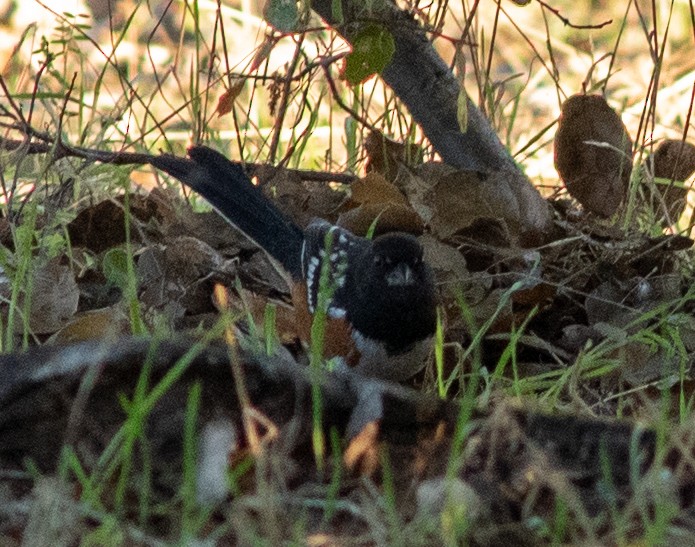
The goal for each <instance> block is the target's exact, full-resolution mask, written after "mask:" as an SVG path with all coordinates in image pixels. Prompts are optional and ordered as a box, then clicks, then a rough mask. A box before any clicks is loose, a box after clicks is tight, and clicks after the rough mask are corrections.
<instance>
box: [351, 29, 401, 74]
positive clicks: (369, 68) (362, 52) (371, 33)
mask: <svg viewBox="0 0 695 547" xmlns="http://www.w3.org/2000/svg"><path fill="white" fill-rule="evenodd" d="M394 51H396V44H395V42H394V40H393V35H392V34H391V33H390V32H389V31H388V30H387V29H386V28H385V27H384V26H382V25H377V24H375V23H370V24H368V25H366V26H364V27H363V28H361V29H360V30H359V31H358V32H357V33H356V34H355V35H354V36H353V37H352V53H350V55H348V56H347V59H346V61H345V72H344V76H345V79H346V80H347V81H348V82H349V83H350V84H352V85H357V84H359V83H360V82H363V81H364V80H366V79H367V78H369V77H370V76H373V75H374V74H380V73H381V72H382V71H383V70H384V69H385V68H386V67H387V66H388V64H389V63H390V62H391V58H392V57H393V53H394Z"/></svg>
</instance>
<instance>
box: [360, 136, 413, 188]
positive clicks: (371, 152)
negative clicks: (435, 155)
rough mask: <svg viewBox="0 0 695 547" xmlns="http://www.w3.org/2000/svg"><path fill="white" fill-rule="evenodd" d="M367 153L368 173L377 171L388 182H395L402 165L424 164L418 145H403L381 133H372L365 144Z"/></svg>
mask: <svg viewBox="0 0 695 547" xmlns="http://www.w3.org/2000/svg"><path fill="white" fill-rule="evenodd" d="M364 149H365V152H366V153H367V172H368V173H369V172H372V171H376V172H378V173H380V174H382V175H383V176H384V177H385V178H386V179H387V180H393V179H394V178H395V177H396V175H397V174H398V173H399V166H400V165H414V164H416V163H421V162H422V156H423V151H422V148H420V147H419V146H417V145H416V144H409V145H406V144H403V143H400V142H396V141H394V140H393V139H390V138H388V137H386V136H385V135H384V134H383V133H382V132H381V131H372V132H371V133H370V134H369V135H367V138H366V139H365V142H364Z"/></svg>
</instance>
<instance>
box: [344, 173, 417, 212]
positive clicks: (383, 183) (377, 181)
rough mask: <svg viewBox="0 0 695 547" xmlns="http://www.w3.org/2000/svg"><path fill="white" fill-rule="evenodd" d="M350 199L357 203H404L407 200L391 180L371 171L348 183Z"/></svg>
mask: <svg viewBox="0 0 695 547" xmlns="http://www.w3.org/2000/svg"><path fill="white" fill-rule="evenodd" d="M350 190H351V193H352V200H353V201H355V202H357V203H359V204H367V203H392V204H401V205H406V204H407V203H408V200H407V199H406V197H405V196H404V195H403V193H402V192H401V191H400V190H399V189H398V187H397V186H395V185H394V184H393V183H392V182H389V181H387V180H386V179H385V178H384V177H383V175H381V174H379V173H376V172H371V173H367V176H365V177H364V178H362V179H358V180H356V181H355V182H353V183H352V184H351V185H350Z"/></svg>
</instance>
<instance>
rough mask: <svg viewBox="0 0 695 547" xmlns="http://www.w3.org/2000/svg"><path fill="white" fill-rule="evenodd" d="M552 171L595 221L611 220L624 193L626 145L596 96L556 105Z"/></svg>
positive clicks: (621, 129) (615, 119)
mask: <svg viewBox="0 0 695 547" xmlns="http://www.w3.org/2000/svg"><path fill="white" fill-rule="evenodd" d="M554 152H555V168H556V169H557V172H558V173H559V174H560V177H561V178H562V180H563V182H564V183H565V186H567V190H568V191H569V193H570V195H571V196H572V197H573V198H575V199H576V200H577V201H578V202H579V203H581V204H582V205H583V206H584V208H585V209H586V210H587V211H589V212H592V213H595V214H597V215H599V216H603V217H609V216H611V215H613V214H614V213H615V212H616V211H617V210H618V207H619V206H620V204H621V203H622V201H623V200H624V199H625V196H626V194H627V190H628V186H629V182H630V173H631V172H632V140H631V139H630V135H629V134H628V132H627V129H626V128H625V125H624V124H623V122H622V121H621V119H620V116H618V114H616V113H615V111H614V110H613V109H612V108H611V107H610V106H608V103H606V100H605V99H604V98H603V97H601V96H600V95H573V96H572V97H570V98H569V99H567V100H566V101H565V102H564V103H563V104H562V113H561V114H560V120H559V123H558V128H557V133H556V134H555V149H554Z"/></svg>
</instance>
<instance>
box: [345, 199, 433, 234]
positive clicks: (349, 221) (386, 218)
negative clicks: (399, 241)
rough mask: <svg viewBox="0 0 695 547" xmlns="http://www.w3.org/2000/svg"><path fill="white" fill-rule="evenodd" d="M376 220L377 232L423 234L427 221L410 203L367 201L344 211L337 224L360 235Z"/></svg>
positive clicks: (365, 232)
mask: <svg viewBox="0 0 695 547" xmlns="http://www.w3.org/2000/svg"><path fill="white" fill-rule="evenodd" d="M375 221H376V228H375V231H374V233H375V234H382V233H386V232H395V231H398V232H407V233H410V234H421V233H422V232H423V231H424V229H425V223H424V222H423V221H422V219H421V218H420V216H419V215H418V214H417V213H416V212H415V211H413V209H411V208H410V206H408V205H402V204H393V203H365V204H364V205H360V206H359V207H355V208H354V209H350V210H349V211H347V212H345V213H342V214H341V215H340V216H339V217H338V222H337V224H338V225H339V226H342V227H343V228H347V229H348V230H350V231H351V232H353V233H355V234H358V235H365V234H367V233H368V232H369V230H370V228H371V227H372V225H373V224H374V222H375Z"/></svg>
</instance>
